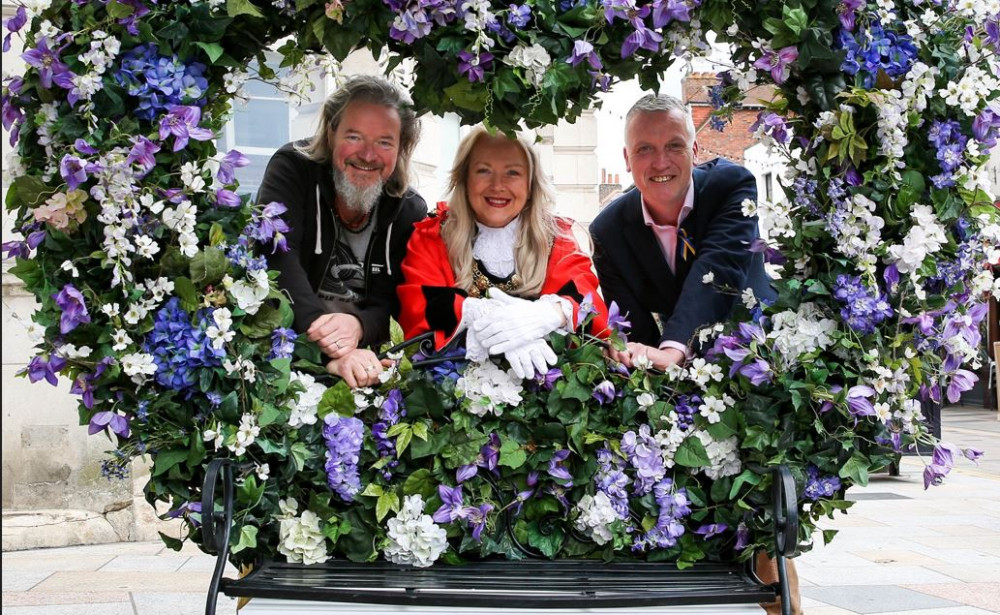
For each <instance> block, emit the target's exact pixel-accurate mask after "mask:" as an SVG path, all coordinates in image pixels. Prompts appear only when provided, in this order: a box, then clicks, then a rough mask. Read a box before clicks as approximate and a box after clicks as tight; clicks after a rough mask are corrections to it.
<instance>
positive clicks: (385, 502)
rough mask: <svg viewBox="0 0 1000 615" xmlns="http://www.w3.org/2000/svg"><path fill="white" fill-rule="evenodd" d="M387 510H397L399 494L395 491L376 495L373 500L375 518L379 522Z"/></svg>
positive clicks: (386, 513)
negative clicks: (374, 500)
mask: <svg viewBox="0 0 1000 615" xmlns="http://www.w3.org/2000/svg"><path fill="white" fill-rule="evenodd" d="M389 511H392V512H399V496H397V495H396V492H395V491H388V492H386V493H383V494H382V495H380V496H378V500H377V501H376V502H375V520H376V521H378V522H379V523H381V522H382V519H385V516H386V515H388V514H389Z"/></svg>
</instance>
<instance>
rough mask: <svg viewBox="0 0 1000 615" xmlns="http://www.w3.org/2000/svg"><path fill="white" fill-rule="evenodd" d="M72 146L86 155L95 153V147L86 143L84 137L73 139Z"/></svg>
mask: <svg viewBox="0 0 1000 615" xmlns="http://www.w3.org/2000/svg"><path fill="white" fill-rule="evenodd" d="M73 148H74V149H75V150H76V151H78V152H80V153H81V154H86V155H87V156H93V155H94V154H96V153H97V148H96V147H94V146H93V145H91V144H90V143H87V141H86V140H84V139H77V140H76V141H74V142H73Z"/></svg>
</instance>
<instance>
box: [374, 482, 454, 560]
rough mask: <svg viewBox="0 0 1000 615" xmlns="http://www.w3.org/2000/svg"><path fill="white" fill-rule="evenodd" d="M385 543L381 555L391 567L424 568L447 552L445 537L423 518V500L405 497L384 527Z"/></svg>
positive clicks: (442, 529) (444, 533)
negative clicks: (387, 540) (390, 563)
mask: <svg viewBox="0 0 1000 615" xmlns="http://www.w3.org/2000/svg"><path fill="white" fill-rule="evenodd" d="M386 527H387V528H388V531H387V532H386V534H387V536H388V538H389V542H388V544H387V545H386V547H385V550H384V551H383V553H384V554H385V558H386V559H387V560H389V561H390V562H392V563H394V564H403V565H407V566H415V567H417V568H426V567H427V566H430V565H431V564H433V563H434V562H435V561H436V560H437V558H439V557H441V554H442V553H444V551H445V549H447V548H448V533H447V532H445V530H444V528H443V527H441V526H440V525H437V524H436V523H434V519H432V518H431V516H430V515H425V514H424V499H423V498H422V497H421V496H420V495H408V496H406V498H404V500H403V507H402V510H400V511H399V514H397V515H396V516H395V517H393V518H392V519H389V522H388V523H387V524H386Z"/></svg>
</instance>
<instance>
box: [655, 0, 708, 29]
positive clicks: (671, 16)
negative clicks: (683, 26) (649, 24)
mask: <svg viewBox="0 0 1000 615" xmlns="http://www.w3.org/2000/svg"><path fill="white" fill-rule="evenodd" d="M699 4H701V2H700V0H699V1H697V2H695V3H694V6H698V5H699ZM671 21H691V6H689V5H688V2H687V0H656V1H655V2H653V27H654V28H662V27H664V26H666V25H668V24H669V23H670V22H671Z"/></svg>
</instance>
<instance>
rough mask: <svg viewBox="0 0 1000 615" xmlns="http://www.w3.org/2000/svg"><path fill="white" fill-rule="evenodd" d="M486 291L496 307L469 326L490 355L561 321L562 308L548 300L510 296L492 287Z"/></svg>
mask: <svg viewBox="0 0 1000 615" xmlns="http://www.w3.org/2000/svg"><path fill="white" fill-rule="evenodd" d="M489 292H490V300H492V301H495V302H497V303H498V304H499V305H498V307H497V308H496V309H494V310H492V311H491V313H490V317H489V318H481V319H479V320H478V321H477V322H475V323H473V324H472V325H471V326H472V328H474V329H475V331H476V335H477V337H478V338H479V341H480V343H482V344H483V345H484V346H485V347H487V348H489V351H490V354H503V353H507V352H509V351H511V350H513V349H515V348H518V347H520V346H523V345H524V344H527V343H529V342H533V341H536V340H541V339H542V338H543V337H545V336H546V335H548V334H549V333H552V332H553V331H555V330H556V329H558V328H559V327H560V326H561V325H562V324H563V322H564V321H565V316H564V315H563V312H562V310H561V309H560V308H559V307H558V306H556V305H554V304H553V303H551V302H549V301H528V300H527V299H521V298H519V297H511V296H510V295H508V294H506V293H504V292H503V291H501V290H497V289H496V288H491V289H490V291H489Z"/></svg>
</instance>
